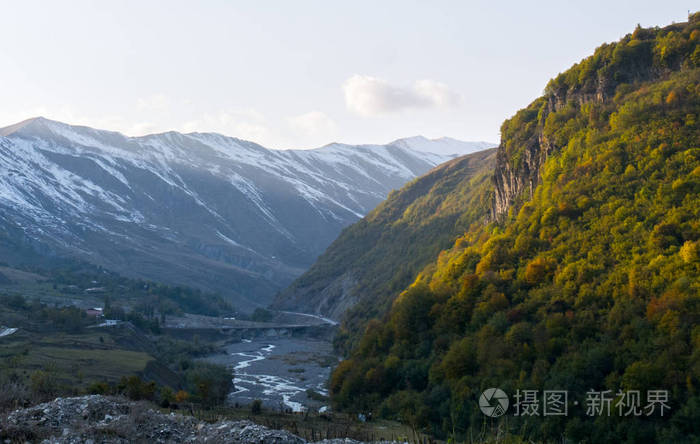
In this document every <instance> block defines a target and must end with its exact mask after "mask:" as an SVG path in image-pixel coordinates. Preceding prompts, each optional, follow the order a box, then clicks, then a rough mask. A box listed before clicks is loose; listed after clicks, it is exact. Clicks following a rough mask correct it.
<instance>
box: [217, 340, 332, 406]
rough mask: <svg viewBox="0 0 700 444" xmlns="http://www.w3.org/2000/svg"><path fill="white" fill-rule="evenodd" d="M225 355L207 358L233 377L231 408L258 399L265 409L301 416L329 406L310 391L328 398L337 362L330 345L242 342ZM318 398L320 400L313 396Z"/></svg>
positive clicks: (281, 341) (301, 342)
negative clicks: (308, 411)
mask: <svg viewBox="0 0 700 444" xmlns="http://www.w3.org/2000/svg"><path fill="white" fill-rule="evenodd" d="M225 351H226V353H225V354H220V355H216V356H212V357H210V358H208V360H209V361H212V362H216V363H219V364H223V365H226V366H228V367H229V368H231V369H232V371H233V373H234V377H233V383H234V386H235V390H234V392H232V393H231V394H230V395H229V397H228V402H229V403H230V404H232V405H236V404H238V405H248V404H250V403H251V402H252V401H253V400H255V399H259V400H261V401H262V403H263V405H264V406H265V407H266V408H270V409H276V410H285V411H290V410H291V411H294V412H302V411H305V410H306V409H308V408H311V409H318V408H320V407H322V406H324V405H326V404H327V403H326V402H325V401H324V400H319V399H312V398H310V397H309V396H308V394H307V390H308V389H311V390H312V391H313V392H315V393H317V394H320V395H322V396H327V395H328V391H327V388H326V384H327V381H328V377H329V376H330V372H331V368H332V367H333V366H334V365H335V364H337V362H338V358H337V357H336V356H335V355H334V354H333V347H332V345H331V344H330V342H327V341H322V340H316V339H306V338H292V337H288V338H256V339H243V341H242V342H239V343H235V344H229V345H227V346H226V348H225ZM314 398H317V396H314Z"/></svg>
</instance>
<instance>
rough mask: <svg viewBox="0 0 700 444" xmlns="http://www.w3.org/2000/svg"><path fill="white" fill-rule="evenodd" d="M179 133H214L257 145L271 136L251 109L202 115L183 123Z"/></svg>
mask: <svg viewBox="0 0 700 444" xmlns="http://www.w3.org/2000/svg"><path fill="white" fill-rule="evenodd" d="M181 131H182V132H185V133H191V132H215V133H221V134H224V135H227V136H232V137H238V138H240V139H246V140H252V141H255V142H258V143H264V142H265V141H266V140H268V139H269V138H270V136H271V133H270V129H269V128H268V127H267V125H266V123H265V117H264V116H263V115H262V114H261V113H259V112H257V111H255V110H252V109H249V110H226V111H221V112H219V113H218V114H204V115H202V116H201V117H200V118H198V119H195V120H190V121H188V122H185V123H184V124H183V125H182V127H181Z"/></svg>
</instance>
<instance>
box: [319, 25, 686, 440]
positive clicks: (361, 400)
mask: <svg viewBox="0 0 700 444" xmlns="http://www.w3.org/2000/svg"><path fill="white" fill-rule="evenodd" d="M699 114H700V14H697V13H696V14H694V15H691V16H690V18H689V22H688V23H681V24H674V25H671V26H668V27H665V28H652V29H642V28H637V29H636V30H635V31H634V32H633V33H632V34H629V35H627V36H625V37H624V38H623V39H622V40H620V41H619V42H617V43H612V44H605V45H602V46H601V47H599V48H598V49H597V50H596V51H595V53H594V55H593V56H591V57H589V58H587V59H585V60H583V61H582V62H580V63H579V64H577V65H574V66H573V67H572V68H571V69H569V70H567V71H566V72H564V73H563V74H561V75H559V76H558V77H557V78H555V79H554V80H552V81H551V82H550V83H549V85H548V86H547V88H546V90H545V93H544V95H543V96H542V97H540V98H538V99H536V100H535V101H534V102H532V103H531V104H530V105H529V106H527V107H526V108H524V109H523V110H521V111H519V112H518V113H517V114H516V115H515V116H514V117H512V118H511V119H509V120H507V121H506V122H505V123H504V124H503V126H502V130H501V134H502V140H501V145H500V147H499V149H498V160H497V167H496V174H495V175H494V180H493V183H492V184H491V185H489V187H490V188H491V190H492V192H493V195H494V196H495V197H494V201H493V204H492V206H491V208H490V210H491V214H492V216H491V217H490V218H487V219H484V223H482V224H473V225H472V226H471V229H470V230H469V231H468V232H467V233H466V234H465V235H463V236H459V237H458V238H457V239H456V241H455V242H454V245H453V246H452V248H451V249H449V250H446V251H444V252H443V253H441V254H440V256H439V259H438V260H437V261H436V262H435V263H433V264H431V265H429V266H427V267H426V268H425V269H424V270H423V272H422V273H420V275H419V276H418V277H417V278H416V279H415V281H414V282H413V283H412V284H411V285H410V286H409V287H408V288H407V289H406V290H404V291H403V292H402V293H400V295H399V296H398V297H397V298H396V300H395V301H394V303H393V306H392V307H391V309H390V312H389V313H388V314H387V315H386V316H383V317H380V318H378V319H376V320H373V321H371V322H370V323H369V324H368V326H367V328H366V330H365V331H364V334H363V335H362V338H361V340H360V341H359V344H358V345H357V346H356V347H354V349H353V350H352V352H351V353H350V355H349V357H348V359H346V360H345V361H343V362H342V363H341V364H340V365H339V366H338V367H337V369H336V370H335V372H334V374H333V375H332V380H331V386H330V391H331V395H332V399H333V401H334V403H335V405H336V406H337V407H339V408H344V409H352V410H357V411H374V412H375V414H379V415H381V416H385V417H394V418H400V419H402V420H404V421H406V422H409V423H411V424H412V425H413V426H414V427H416V428H419V429H424V430H427V431H430V432H432V433H434V434H436V435H437V436H440V437H443V438H447V437H452V438H455V439H458V440H465V439H468V437H469V436H474V434H475V433H476V434H478V433H479V431H480V430H483V426H484V424H485V422H484V421H485V420H487V419H489V418H486V417H485V416H484V415H483V414H482V413H481V412H480V411H479V408H478V403H477V399H478V396H479V394H480V393H481V391H482V390H484V389H485V388H487V387H499V388H502V389H503V390H504V391H505V392H506V393H509V394H514V393H515V392H516V390H526V389H530V390H539V391H540V393H541V392H542V391H543V390H546V389H548V390H568V392H569V400H570V401H571V402H572V403H573V401H577V402H578V406H579V407H577V408H576V407H574V404H570V407H569V413H568V416H542V415H540V416H513V415H512V410H511V411H510V412H508V413H507V414H506V416H504V417H503V418H502V421H501V422H500V423H499V426H500V427H502V428H503V429H505V430H506V431H507V432H509V433H512V434H515V435H517V436H521V437H523V438H527V439H535V440H546V439H552V440H557V441H560V440H562V438H564V437H565V438H567V439H571V440H573V441H576V442H579V441H580V442H653V441H664V442H669V441H677V442H689V441H693V440H698V439H700V394H698V387H700V326H698V321H700V126H699V125H698V118H700V115H699ZM484 193H486V194H488V191H484ZM446 196H449V194H448V195H446ZM487 220H488V221H490V223H485V222H486V221H487ZM591 389H594V390H601V391H603V390H610V391H611V393H612V396H613V397H615V396H616V394H617V393H618V392H619V391H620V390H639V391H640V392H641V393H642V394H643V396H645V395H646V393H647V390H657V389H659V390H661V389H663V390H668V393H669V400H668V404H669V406H670V411H667V412H666V416H664V417H661V416H659V415H658V414H656V415H650V416H646V415H641V416H634V415H633V416H620V415H617V414H616V412H613V413H612V414H611V415H610V416H607V415H595V416H588V415H587V414H586V409H585V408H584V407H583V406H584V405H585V399H584V397H585V394H586V392H587V391H589V390H591ZM511 401H512V397H511ZM613 405H614V404H613ZM489 421H490V419H489ZM491 424H494V422H491Z"/></svg>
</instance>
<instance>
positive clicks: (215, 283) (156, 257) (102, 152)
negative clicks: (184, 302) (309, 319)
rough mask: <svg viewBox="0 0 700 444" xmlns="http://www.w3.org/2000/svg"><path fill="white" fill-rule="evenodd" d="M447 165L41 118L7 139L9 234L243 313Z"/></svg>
mask: <svg viewBox="0 0 700 444" xmlns="http://www.w3.org/2000/svg"><path fill="white" fill-rule="evenodd" d="M448 158H449V157H448V156H445V155H440V154H432V153H426V152H420V151H416V150H413V149H411V148H409V147H407V146H401V145H396V144H390V145H362V146H351V145H342V144H332V145H328V146H325V147H323V148H319V149H315V150H306V151H303V150H300V151H295V150H288V151H276V150H268V149H265V148H264V147H262V146H260V145H257V144H255V143H252V142H248V141H244V140H240V139H235V138H231V137H225V136H222V135H219V134H212V133H192V134H180V133H176V132H168V133H163V134H154V135H148V136H143V137H126V136H124V135H122V134H119V133H115V132H110V131H102V130H96V129H92V128H87V127H78V126H71V125H67V124H64V123H60V122H55V121H51V120H47V119H44V118H36V119H30V120H28V121H25V122H21V123H19V124H16V125H13V126H11V127H7V128H4V129H0V212H1V213H0V214H2V217H1V218H0V224H5V225H11V227H9V226H8V227H7V228H6V229H5V231H8V230H9V231H12V232H15V231H16V230H17V229H19V230H21V232H23V233H24V235H25V236H26V237H27V239H28V240H30V241H31V242H33V243H34V244H39V245H41V246H42V248H43V249H48V250H50V251H51V253H52V254H58V255H73V256H78V257H80V258H82V259H86V260H89V261H91V262H93V263H97V264H100V265H103V266H105V267H107V268H110V269H114V270H115V271H119V272H122V273H124V274H127V275H131V276H136V277H143V278H147V279H153V280H159V281H164V282H169V283H176V284H186V285H193V286H197V287H201V288H204V289H206V290H210V291H218V292H221V293H222V294H226V295H229V296H231V298H232V300H234V302H236V303H238V305H239V306H240V308H241V309H244V310H245V309H250V308H253V307H254V306H255V305H266V304H267V302H269V301H270V300H271V298H272V297H273V296H274V294H275V293H276V292H277V291H278V290H279V289H280V288H282V287H283V286H285V285H287V284H288V283H289V282H291V281H292V280H293V279H294V278H295V277H296V276H298V275H299V274H301V273H302V272H303V271H304V270H305V269H306V268H308V267H309V266H310V265H311V263H312V262H313V261H314V260H315V259H316V257H317V256H318V255H319V254H320V253H321V252H323V250H324V249H325V248H326V247H327V246H328V245H329V244H330V242H331V241H332V240H333V239H335V237H336V236H337V235H338V234H339V233H340V230H342V229H343V228H344V227H345V226H347V225H349V224H350V223H352V222H354V221H356V220H357V219H358V218H360V217H362V216H363V215H365V214H366V213H367V212H368V211H369V210H371V209H372V208H374V207H375V206H376V205H377V204H378V203H379V202H381V201H382V200H383V199H384V198H385V197H386V195H387V194H388V193H389V191H391V190H392V189H397V188H400V187H401V186H402V185H403V184H404V183H406V182H407V181H409V180H411V179H412V178H414V177H416V176H418V175H421V174H423V173H425V172H427V171H428V170H429V169H431V168H432V167H434V166H435V165H437V164H439V163H441V162H443V161H445V160H447V159H448ZM0 228H1V227H0Z"/></svg>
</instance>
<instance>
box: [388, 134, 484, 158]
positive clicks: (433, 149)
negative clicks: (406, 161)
mask: <svg viewBox="0 0 700 444" xmlns="http://www.w3.org/2000/svg"><path fill="white" fill-rule="evenodd" d="M389 145H393V146H400V147H402V148H408V149H411V150H414V151H423V152H428V153H435V154H441V155H443V156H445V155H447V156H452V157H456V156H462V155H464V154H470V153H474V152H477V151H483V150H485V149H489V148H493V147H496V146H498V144H497V143H492V142H483V141H478V142H468V141H463V140H458V139H453V138H452V137H446V136H443V137H440V138H437V139H428V138H427V137H425V136H421V135H418V136H412V137H404V138H402V139H397V140H394V141H393V142H391V143H389Z"/></svg>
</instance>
